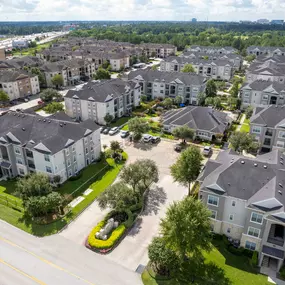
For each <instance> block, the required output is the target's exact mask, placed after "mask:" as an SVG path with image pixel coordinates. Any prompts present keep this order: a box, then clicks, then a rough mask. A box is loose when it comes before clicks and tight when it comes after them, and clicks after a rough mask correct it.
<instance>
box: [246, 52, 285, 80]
mask: <svg viewBox="0 0 285 285" xmlns="http://www.w3.org/2000/svg"><path fill="white" fill-rule="evenodd" d="M255 80H266V81H276V82H280V83H284V82H285V57H282V56H273V57H271V56H259V57H258V58H257V59H256V60H255V61H254V62H253V63H252V64H251V65H250V67H249V68H248V70H247V71H246V81H247V82H253V81H255Z"/></svg>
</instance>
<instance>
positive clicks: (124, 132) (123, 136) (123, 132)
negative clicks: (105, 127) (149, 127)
mask: <svg viewBox="0 0 285 285" xmlns="http://www.w3.org/2000/svg"><path fill="white" fill-rule="evenodd" d="M129 135H130V132H129V131H121V138H123V139H124V138H126V137H127V136H129Z"/></svg>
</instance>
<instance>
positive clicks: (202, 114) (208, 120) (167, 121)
mask: <svg viewBox="0 0 285 285" xmlns="http://www.w3.org/2000/svg"><path fill="white" fill-rule="evenodd" d="M230 121H231V120H230V118H229V117H228V115H227V114H226V113H224V112H220V111H216V110H214V109H212V108H210V107H201V106H188V107H185V108H181V109H178V110H172V111H168V112H166V113H165V115H164V116H163V125H165V126H169V125H173V126H180V125H181V126H182V125H187V126H189V128H191V129H194V130H204V131H209V132H212V133H221V134H222V133H224V131H225V130H226V129H227V127H228V123H230Z"/></svg>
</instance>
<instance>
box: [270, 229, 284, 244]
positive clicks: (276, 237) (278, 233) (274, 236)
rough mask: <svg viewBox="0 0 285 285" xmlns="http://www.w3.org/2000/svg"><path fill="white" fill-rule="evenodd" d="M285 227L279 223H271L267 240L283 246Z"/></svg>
mask: <svg viewBox="0 0 285 285" xmlns="http://www.w3.org/2000/svg"><path fill="white" fill-rule="evenodd" d="M284 229H285V228H284V227H283V226H282V225H279V224H273V225H271V227H270V231H269V234H268V239H267V242H269V243H272V244H275V245H278V246H283V245H284V237H285V231H284Z"/></svg>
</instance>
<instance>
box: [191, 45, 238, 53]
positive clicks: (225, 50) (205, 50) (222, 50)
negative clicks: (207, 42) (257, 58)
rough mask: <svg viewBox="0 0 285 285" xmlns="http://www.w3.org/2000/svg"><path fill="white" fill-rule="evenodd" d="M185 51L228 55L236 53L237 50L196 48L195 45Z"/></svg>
mask: <svg viewBox="0 0 285 285" xmlns="http://www.w3.org/2000/svg"><path fill="white" fill-rule="evenodd" d="M186 51H191V52H203V53H208V54H230V53H237V52H238V50H237V49H235V48H233V47H215V46H197V45H192V46H191V47H188V48H187V49H186Z"/></svg>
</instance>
